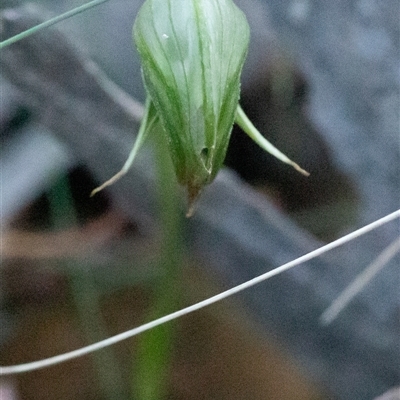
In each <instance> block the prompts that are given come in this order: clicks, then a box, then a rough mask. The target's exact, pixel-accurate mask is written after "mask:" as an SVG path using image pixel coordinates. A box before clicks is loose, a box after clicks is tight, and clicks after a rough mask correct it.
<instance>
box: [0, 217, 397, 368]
mask: <svg viewBox="0 0 400 400" xmlns="http://www.w3.org/2000/svg"><path fill="white" fill-rule="evenodd" d="M397 218H400V209H399V210H397V211H394V212H393V213H391V214H388V215H386V216H385V217H383V218H380V219H378V220H376V221H374V222H372V223H370V224H368V225H365V226H363V227H362V228H360V229H357V230H355V231H353V232H351V233H349V234H347V235H345V236H343V237H341V238H339V239H336V240H335V241H333V242H331V243H328V244H326V245H324V246H322V247H320V248H318V249H316V250H313V251H311V252H310V253H307V254H305V255H303V256H301V257H299V258H297V259H295V260H293V261H290V262H288V263H286V264H284V265H281V266H280V267H277V268H274V269H272V270H270V271H268V272H265V273H264V274H261V275H259V276H257V277H255V278H253V279H250V280H249V281H246V282H244V283H241V284H240V285H237V286H235V287H233V288H231V289H228V290H225V291H224V292H221V293H219V294H217V295H215V296H212V297H209V298H208V299H206V300H202V301H200V302H198V303H196V304H193V305H191V306H189V307H186V308H183V309H181V310H178V311H175V312H173V313H171V314H168V315H165V316H163V317H161V318H158V319H156V320H154V321H151V322H148V323H146V324H143V325H141V326H139V327H137V328H133V329H131V330H129V331H126V332H123V333H120V334H118V335H115V336H112V337H110V338H108V339H105V340H102V341H100V342H97V343H94V344H92V345H89V346H85V347H82V348H80V349H77V350H73V351H71V352H68V353H65V354H59V355H57V356H54V357H49V358H46V359H43V360H38V361H33V362H28V363H25V364H17V365H10V366H1V367H0V376H2V375H12V374H18V373H23V372H28V371H34V370H38V369H42V368H46V367H49V366H52V365H56V364H60V363H63V362H65V361H68V360H72V359H74V358H78V357H82V356H84V355H87V354H90V353H92V352H94V351H97V350H100V349H103V348H105V347H108V346H112V345H113V344H116V343H118V342H121V341H123V340H126V339H128V338H131V337H133V336H137V335H139V334H141V333H143V332H146V331H148V330H150V329H153V328H155V327H156V326H160V325H162V324H165V323H167V322H170V321H173V320H174V319H177V318H180V317H183V316H184V315H187V314H190V313H192V312H194V311H197V310H200V309H201V308H204V307H207V306H209V305H211V304H215V303H217V302H218V301H221V300H224V299H226V298H228V297H230V296H232V295H234V294H236V293H240V292H242V291H243V290H246V289H249V288H250V287H253V286H255V285H257V284H259V283H261V282H264V281H266V280H268V279H270V278H272V277H273V276H276V275H279V274H281V273H283V272H286V271H288V270H290V269H292V268H294V267H296V266H298V265H300V264H303V263H305V262H307V261H310V260H312V259H314V258H316V257H319V256H321V255H322V254H324V253H327V252H328V251H330V250H333V249H335V248H337V247H340V246H343V245H344V244H346V243H348V242H350V241H352V240H354V239H356V238H358V237H360V236H362V235H365V234H366V233H368V232H371V231H373V230H374V229H377V228H379V227H380V226H382V225H384V224H387V223H389V222H391V221H393V220H395V219H397Z"/></svg>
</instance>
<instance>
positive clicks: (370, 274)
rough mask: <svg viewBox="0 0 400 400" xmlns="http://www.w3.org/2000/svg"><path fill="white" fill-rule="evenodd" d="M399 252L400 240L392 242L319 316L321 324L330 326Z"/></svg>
mask: <svg viewBox="0 0 400 400" xmlns="http://www.w3.org/2000/svg"><path fill="white" fill-rule="evenodd" d="M399 252H400V238H398V239H396V240H394V241H393V242H392V243H391V244H390V245H389V246H388V247H386V248H385V250H383V251H382V252H381V254H379V256H378V257H377V258H376V259H375V260H374V261H373V262H372V263H371V264H370V265H369V266H368V267H367V268H365V269H364V271H362V272H361V273H360V274H359V275H358V276H357V277H356V278H355V279H354V281H353V282H352V283H351V284H350V285H349V286H347V288H346V289H345V290H343V292H342V293H341V294H340V295H339V296H338V297H337V298H336V300H335V301H334V302H333V303H332V304H331V305H330V306H329V307H328V308H327V309H326V310H325V311H324V312H323V314H322V315H321V319H320V321H321V324H322V325H328V324H330V323H331V322H332V321H333V320H334V319H335V318H336V317H337V316H338V314H339V313H340V312H341V311H342V310H343V309H344V308H345V307H347V305H348V304H349V303H350V301H351V300H352V299H353V298H354V297H355V296H357V294H358V293H360V292H361V291H362V290H363V289H364V288H365V286H367V285H368V283H369V282H370V281H371V280H372V279H373V278H374V276H375V275H376V274H378V272H380V271H381V270H382V269H383V268H384V267H385V266H386V265H387V264H388V263H389V261H390V260H391V259H392V258H393V257H395V256H396V254H398V253H399Z"/></svg>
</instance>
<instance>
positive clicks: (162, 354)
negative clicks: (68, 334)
mask: <svg viewBox="0 0 400 400" xmlns="http://www.w3.org/2000/svg"><path fill="white" fill-rule="evenodd" d="M159 128H160V126H159ZM153 133H154V135H153ZM162 133H163V132H152V136H153V137H154V148H155V150H156V151H155V155H156V157H155V158H156V160H157V163H156V164H157V176H158V185H157V187H158V191H159V193H158V196H157V198H158V201H159V207H158V209H159V220H160V223H161V230H162V232H161V234H162V240H163V242H162V248H161V263H160V267H159V268H160V269H161V272H162V273H161V275H160V277H159V280H158V281H157V282H156V285H155V288H154V299H153V305H152V307H151V310H150V312H149V314H148V316H147V318H146V319H148V320H153V319H155V318H159V317H161V316H163V315H166V314H168V313H170V312H171V311H173V310H175V309H177V308H178V306H179V300H180V297H181V295H180V292H181V286H180V285H181V284H180V280H179V278H180V275H181V271H182V266H183V256H182V254H183V243H182V237H181V235H182V224H181V222H182V221H181V218H182V215H181V212H180V207H179V204H180V201H179V198H180V197H179V192H178V187H177V184H176V178H175V175H174V170H173V166H172V162H171V158H170V155H169V152H168V147H167V143H166V140H165V137H164V135H162ZM174 332H175V325H174V324H165V325H162V326H159V327H157V328H156V329H153V330H151V331H149V332H148V333H147V334H146V335H145V336H144V337H143V338H142V340H141V341H140V342H139V344H138V348H137V351H136V357H135V363H134V371H133V372H134V377H133V380H132V384H133V393H134V398H135V399H136V398H137V399H141V400H159V399H162V398H165V395H166V391H167V378H168V372H169V368H170V359H171V357H170V354H171V350H172V346H173V341H174Z"/></svg>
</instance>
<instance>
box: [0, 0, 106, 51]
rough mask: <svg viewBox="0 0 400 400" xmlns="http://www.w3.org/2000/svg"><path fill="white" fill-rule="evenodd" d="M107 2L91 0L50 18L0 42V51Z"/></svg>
mask: <svg viewBox="0 0 400 400" xmlns="http://www.w3.org/2000/svg"><path fill="white" fill-rule="evenodd" d="M106 1H108V0H93V1H90V2H89V3H86V4H83V5H82V6H79V7H76V8H74V9H73V10H70V11H67V12H65V13H64V14H61V15H58V16H57V17H54V18H51V19H50V20H48V21H45V22H43V23H41V24H39V25H36V26H34V27H32V28H30V29H27V30H26V31H24V32H21V33H19V34H18V35H15V36H13V37H11V38H9V39H6V40H4V41H2V42H0V50H1V49H2V48H4V47H6V46H9V45H10V44H13V43H15V42H18V41H19V40H22V39H25V38H26V37H28V36H30V35H33V34H34V33H37V32H39V31H41V30H42V29H45V28H48V27H50V26H52V25H54V24H57V23H58V22H60V21H63V20H65V19H67V18H70V17H73V16H74V15H77V14H80V13H81V12H84V11H86V10H88V9H90V8H92V7H95V6H98V5H99V4H102V3H105V2H106Z"/></svg>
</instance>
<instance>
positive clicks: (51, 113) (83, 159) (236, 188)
mask: <svg viewBox="0 0 400 400" xmlns="http://www.w3.org/2000/svg"><path fill="white" fill-rule="evenodd" d="M80 4H82V2H78V1H61V0H60V1H54V0H52V1H45V0H42V1H37V2H35V5H32V4H28V3H27V2H25V1H11V0H5V1H3V2H2V5H1V6H0V11H1V30H0V35H1V40H4V39H6V38H8V37H10V36H12V35H13V34H16V33H19V32H20V31H22V30H24V29H26V28H28V27H31V26H33V25H35V24H36V23H37V22H38V21H40V20H42V19H48V18H49V17H51V16H53V15H57V14H59V13H62V12H64V11H67V10H69V9H72V8H73V7H74V6H78V5H80ZM141 4H142V2H141V1H132V0H130V1H123V0H110V1H109V2H107V3H105V4H103V5H100V6H98V7H96V8H93V9H91V10H89V11H87V12H85V13H83V14H80V15H77V16H75V17H74V18H72V19H69V20H67V21H64V22H61V23H60V24H58V25H57V26H56V27H55V28H50V29H48V30H45V31H43V32H42V33H40V34H38V35H35V36H32V37H30V38H27V39H25V40H23V41H21V42H19V43H16V44H14V45H11V46H10V47H7V48H4V49H2V50H1V58H0V85H1V101H0V134H1V153H0V157H1V234H2V240H1V246H2V247H1V252H2V253H1V254H2V257H1V269H0V274H1V275H0V276H1V281H0V302H1V303H0V307H1V308H0V324H1V329H0V360H1V365H10V364H17V363H22V362H28V361H34V360H37V359H41V358H45V357H49V356H52V355H56V354H59V353H62V352H65V351H69V350H73V349H76V348H78V347H81V346H84V345H85V344H89V343H93V342H95V341H97V340H101V339H104V338H106V337H108V336H110V335H113V334H117V333H120V332H122V331H124V330H127V329H130V328H133V327H135V326H137V325H139V324H141V323H143V322H146V321H149V320H150V319H152V318H154V317H157V316H161V315H163V314H166V313H168V312H171V311H174V310H176V309H178V308H181V307H183V306H185V305H189V304H192V303H194V302H195V301H198V300H202V299H204V298H206V297H208V296H210V295H213V294H216V293H218V292H219V291H221V290H223V289H226V288H228V287H231V286H233V285H235V284H238V283H241V282H243V281H245V280H246V279H250V278H252V277H254V276H256V275H258V274H260V273H263V272H266V271H267V270H269V269H272V268H273V267H276V266H279V265H281V264H283V263H285V262H288V261H290V260H292V259H294V258H296V257H298V256H300V255H302V254H304V253H306V252H307V251H310V250H312V249H314V248H317V247H318V246H320V245H322V244H323V243H325V242H328V241H331V240H333V239H335V238H338V237H340V236H341V235H343V234H345V233H348V232H350V231H352V230H354V229H356V228H358V227H361V226H362V225H364V224H366V223H369V222H372V221H373V220H375V219H377V218H379V217H382V216H384V215H386V214H388V213H390V212H393V211H395V210H396V209H398V208H399V203H400V201H399V200H400V195H399V178H398V177H399V168H400V167H399V165H400V164H399V158H400V157H399V153H400V146H399V109H400V107H399V106H400V94H399V87H400V75H399V68H398V66H399V61H400V60H399V58H400V54H399V48H400V46H399V38H400V35H399V33H400V32H399V25H398V15H399V11H400V5H399V3H398V2H397V1H396V0H389V1H385V2H382V1H377V0H341V1H337V2H329V1H327V0H315V1H311V0H283V1H282V0H265V1H264V0H240V1H239V0H238V1H236V4H237V5H238V6H239V7H240V8H241V9H242V10H243V11H244V12H245V14H246V15H247V17H248V19H249V23H250V25H251V34H252V39H251V45H250V49H249V56H248V60H247V62H246V65H245V69H244V72H243V79H242V95H241V105H242V107H243V108H244V110H245V111H246V113H247V114H248V116H249V117H250V119H251V120H252V121H253V123H254V124H255V125H256V126H257V127H258V128H259V129H260V131H261V132H262V133H263V134H264V135H265V136H266V137H267V138H268V139H269V140H270V141H271V142H272V143H274V144H275V145H276V146H277V147H278V148H279V149H281V150H282V151H283V152H284V153H286V154H287V155H288V156H289V157H290V158H292V159H293V160H295V161H296V162H297V163H299V164H300V165H301V166H302V167H303V168H305V169H306V170H308V171H309V172H310V173H311V175H310V177H309V178H304V177H303V176H301V175H299V174H298V173H296V172H295V171H292V170H291V169H290V167H287V166H285V165H283V164H281V163H279V162H277V161H276V160H274V159H272V157H270V156H269V155H268V154H265V153H264V152H263V151H262V150H260V149H259V148H258V147H257V146H256V145H255V144H254V143H252V142H251V141H250V140H249V139H248V138H247V136H246V135H244V134H243V132H241V131H240V129H239V128H236V127H234V129H233V132H232V138H231V144H230V147H229V151H228V155H227V159H226V165H227V169H226V170H225V171H222V172H221V174H220V175H219V176H218V178H217V180H216V181H215V182H214V183H213V184H212V185H211V186H210V187H209V188H207V190H206V191H205V193H204V195H203V197H202V198H201V199H200V201H199V204H198V206H197V210H196V213H195V215H194V217H193V218H191V219H185V218H184V214H185V204H184V201H183V200H182V196H181V193H180V191H179V188H175V186H174V184H173V183H167V184H163V182H164V183H165V182H169V181H168V179H169V178H170V177H169V175H168V171H169V168H168V160H164V159H163V157H162V156H161V155H160V146H159V145H157V144H155V143H154V141H153V142H152V141H149V143H148V144H147V145H146V148H145V149H144V150H143V152H142V153H141V154H140V156H139V157H138V160H137V162H136V163H135V165H134V167H133V169H132V171H131V172H130V173H129V174H128V175H127V176H126V177H124V178H123V179H122V180H121V181H119V182H118V183H116V184H115V185H114V186H113V187H111V188H110V189H109V190H107V191H104V192H102V193H100V194H99V195H96V196H95V197H93V198H90V197H89V194H90V192H91V190H92V189H93V188H95V187H96V186H97V185H99V184H100V183H102V182H103V181H104V180H106V179H108V178H109V177H110V176H112V175H113V174H114V173H115V172H117V171H118V170H119V168H120V167H121V166H122V165H123V163H124V161H125V159H126V157H127V155H128V153H129V151H130V147H131V146H132V144H133V140H134V134H135V133H136V132H137V128H138V121H139V119H140V114H141V106H140V103H141V102H143V101H144V98H145V93H144V89H143V85H142V82H141V75H140V64H139V60H138V57H137V54H136V51H135V49H134V48H133V46H132V40H131V29H132V24H133V21H134V18H135V15H136V13H137V11H138V8H139V7H140V5H141ZM114 83H115V84H116V85H117V86H114ZM119 88H122V90H123V91H124V92H122V91H121V90H120V89H119ZM130 96H131V97H132V98H133V99H135V101H136V102H135V101H134V100H132V98H131V97H130ZM154 148H156V150H154ZM157 148H158V149H157ZM399 233H400V226H399V223H398V221H396V222H393V223H391V224H388V225H387V226H385V227H382V228H379V230H377V231H376V232H373V233H371V234H369V235H367V236H365V237H364V238H360V239H357V241H355V242H354V243H350V244H348V245H346V246H345V247H343V248H341V249H338V250H335V251H333V252H332V253H329V254H327V255H326V256H324V257H322V258H320V259H318V260H315V261H313V262H310V263H307V265H306V266H302V267H299V268H298V269H295V270H293V271H291V272H288V273H285V274H284V275H282V276H279V277H276V278H273V280H271V281H268V282H266V283H265V284H262V285H260V286H258V287H254V288H252V289H250V290H248V291H247V292H245V293H243V294H241V295H239V296H236V297H235V298H233V299H232V300H229V301H224V302H223V303H221V304H218V305H216V306H212V307H209V308H208V309H206V310H204V311H200V312H197V313H195V314H193V315H190V316H188V317H185V318H182V319H181V320H179V321H177V322H176V323H175V322H174V323H170V324H168V326H166V327H164V328H162V329H158V330H155V331H154V333H150V334H144V335H141V336H139V337H137V338H135V339H131V340H127V341H125V342H123V343H120V344H118V345H115V346H113V347H112V348H110V349H107V350H104V351H102V352H99V353H96V354H94V355H92V356H89V357H84V358H81V359H79V360H76V361H72V362H68V363H65V364H62V365H60V366H56V367H52V368H48V369H43V370H40V371H37V372H31V373H26V374H22V375H18V376H11V377H1V378H0V397H1V399H2V400H8V399H34V400H39V399H40V400H41V399H55V398H56V399H60V400H63V399H283V400H285V399H288V400H289V399H290V400H292V399H293V400H294V399H310V400H312V399H373V398H375V397H377V396H378V395H380V394H382V393H384V392H385V391H387V390H389V389H390V388H392V387H394V386H396V385H398V384H399V370H400V368H399V362H398V360H399V356H400V354H399V349H400V343H399V336H398V332H399V320H400V319H399V300H400V299H399V294H398V293H399V292H398V287H399V283H400V274H399V270H398V265H399V256H398V255H397V256H394V257H393V258H392V260H391V261H390V262H389V263H388V264H387V265H386V266H385V268H384V269H383V270H382V271H381V272H380V273H379V274H378V275H377V276H376V277H375V278H374V280H373V281H372V282H371V283H370V284H369V285H368V286H367V287H366V288H365V289H364V290H363V291H362V292H361V293H360V294H359V295H358V296H357V297H356V299H355V300H354V301H353V302H352V303H351V304H350V305H349V306H348V307H347V308H346V309H345V310H344V311H343V313H342V314H340V315H339V316H338V318H337V319H336V320H335V321H334V322H333V323H331V324H330V325H328V326H324V325H322V324H321V323H320V320H319V318H320V315H321V314H322V312H323V311H324V309H326V307H328V306H329V304H330V303H331V302H332V301H333V300H334V299H335V298H336V297H337V296H338V295H339V293H340V292H341V291H342V290H343V289H344V288H345V287H346V286H347V285H348V284H349V283H350V282H351V281H352V280H353V279H354V278H355V277H356V276H357V274H359V273H360V272H361V271H363V270H364V269H365V268H366V267H367V266H368V265H369V264H370V263H371V262H372V261H373V260H374V259H375V258H376V257H377V256H378V255H379V254H380V253H381V252H382V251H383V250H384V249H385V248H387V246H389V245H391V244H392V243H393V242H394V241H396V240H398V237H399Z"/></svg>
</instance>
